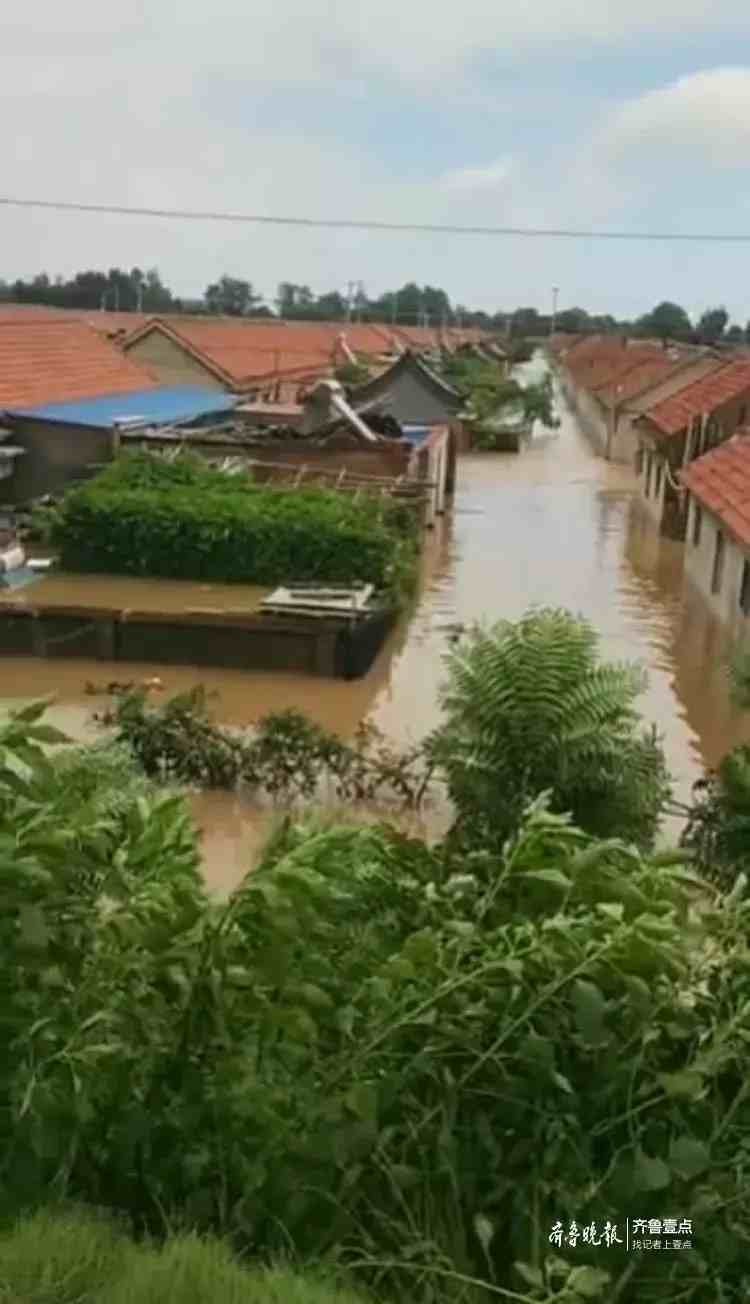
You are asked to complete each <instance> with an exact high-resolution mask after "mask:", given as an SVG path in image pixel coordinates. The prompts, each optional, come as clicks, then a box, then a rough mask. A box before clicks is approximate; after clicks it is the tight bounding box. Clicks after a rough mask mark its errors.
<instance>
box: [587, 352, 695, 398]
mask: <svg viewBox="0 0 750 1304" xmlns="http://www.w3.org/2000/svg"><path fill="white" fill-rule="evenodd" d="M686 365H687V359H686V358H678V359H675V358H669V357H668V356H667V355H666V354H662V355H660V356H659V357H653V356H652V357H650V358H645V359H643V360H642V361H639V362H636V363H635V365H634V366H633V367H631V368H629V370H628V371H627V372H626V373H625V374H624V375H621V376H620V377H613V378H612V379H611V380H610V381H607V382H605V383H604V384H603V385H600V386H598V388H597V391H596V393H597V397H598V398H600V399H602V400H603V401H604V402H605V403H613V402H616V403H626V402H627V400H628V399H629V398H635V396H636V394H640V392H641V390H644V389H650V388H651V387H652V386H654V385H659V384H661V383H662V382H663V381H665V380H667V379H668V377H669V376H671V375H676V374H677V373H678V372H679V371H680V369H681V368H682V367H685V366H686Z"/></svg>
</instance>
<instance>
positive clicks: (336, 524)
mask: <svg viewBox="0 0 750 1304" xmlns="http://www.w3.org/2000/svg"><path fill="white" fill-rule="evenodd" d="M196 463H198V464H197V465H196ZM53 541H54V543H55V546H56V547H58V548H59V550H60V559H61V564H62V566H63V567H64V568H65V569H67V570H74V571H75V570H77V571H100V572H111V573H117V574H130V575H154V576H163V577H169V578H174V579H203V580H214V581H227V582H229V581H238V582H239V581H242V582H246V583H254V584H264V585H272V584H278V583H283V582H285V581H286V582H289V581H299V582H302V581H313V582H314V581H323V582H326V583H328V582H331V583H350V582H353V581H364V582H370V583H374V584H376V585H377V586H378V587H379V588H382V589H392V590H399V592H400V591H402V590H404V589H408V588H409V587H411V586H413V584H414V582H415V575H416V557H417V533H416V526H415V523H414V517H413V514H411V515H410V514H409V510H408V509H407V508H405V507H404V505H403V504H398V503H395V502H393V501H391V500H389V499H379V498H374V497H371V496H365V497H364V498H362V499H361V500H358V501H355V499H354V497H352V496H350V495H347V494H338V493H336V492H334V491H333V490H326V489H316V488H309V489H299V490H291V489H290V490H281V489H273V488H267V487H262V486H258V485H254V484H253V483H252V481H251V480H250V479H249V478H247V477H240V476H234V475H230V474H229V473H226V472H222V471H220V470H217V469H215V468H212V467H210V466H208V464H201V463H200V461H199V459H191V458H184V459H183V458H175V459H174V460H171V461H168V460H164V459H160V458H156V457H153V456H149V455H146V454H144V455H129V456H126V457H123V458H121V459H119V460H118V461H116V462H115V463H113V464H112V465H111V466H109V467H107V468H106V469H105V470H104V471H103V472H102V473H101V475H99V476H97V477H96V478H95V479H93V480H91V481H88V482H87V483H86V484H83V485H80V486H78V487H76V488H74V489H72V490H71V491H70V492H69V493H68V494H67V495H66V497H65V498H64V499H63V502H62V504H61V506H60V509H59V512H58V515H57V518H56V523H55V525H54V527H53Z"/></svg>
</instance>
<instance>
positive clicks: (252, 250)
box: [0, 0, 750, 307]
mask: <svg viewBox="0 0 750 1304" xmlns="http://www.w3.org/2000/svg"><path fill="white" fill-rule="evenodd" d="M6 9H9V11H10V10H12V6H6ZM12 12H13V13H14V14H15V13H16V12H18V11H12ZM721 29H726V30H730V29H731V30H732V31H733V32H734V33H735V34H737V35H738V36H739V35H741V33H742V32H743V31H744V32H750V7H749V6H747V4H746V0H720V2H719V4H718V5H716V3H715V0H659V2H658V3H657V4H654V3H653V0H629V3H628V4H626V5H624V4H622V0H601V2H600V3H599V4H597V5H595V6H591V4H590V0H536V3H535V4H534V5H525V6H524V5H518V4H517V0H463V3H462V4H461V5H455V4H448V5H438V4H436V3H435V0H429V3H428V0H378V3H375V0H356V3H352V0H214V4H213V6H206V5H205V3H200V4H199V3H198V0H181V3H180V4H178V3H177V0H131V3H130V4H129V5H128V6H127V8H126V10H121V8H118V7H115V6H109V5H106V4H104V3H102V2H101V0H67V2H66V4H65V5H60V4H59V3H58V0H25V3H24V6H23V13H22V17H21V18H18V17H11V16H10V13H9V16H7V17H6V16H5V15H3V17H2V18H0V112H1V113H2V118H3V122H4V123H5V124H6V125H7V126H8V131H7V132H6V137H5V142H4V144H5V149H4V153H3V170H2V181H0V189H1V191H2V193H3V194H5V195H18V196H28V197H39V198H52V199H55V198H60V199H70V200H81V201H83V202H90V203H96V202H100V203H115V204H122V205H132V206H143V207H162V208H187V209H210V210H215V211H222V210H224V211H236V212H249V213H266V214H271V213H281V214H309V215H315V216H322V217H325V216H334V217H361V216H365V217H371V218H375V219H379V220H394V219H395V220H398V221H404V222H409V221H414V222H422V223H440V222H444V223H456V224H459V223H460V224H466V225H469V224H476V223H478V224H487V225H513V226H521V225H532V226H550V225H554V226H563V225H573V224H574V223H575V222H577V223H578V224H579V225H588V224H592V223H594V222H599V223H600V224H601V225H606V223H607V221H608V220H609V217H610V215H612V214H614V213H615V212H616V210H617V204H618V203H619V202H620V200H621V199H622V197H623V195H626V194H627V188H624V187H622V186H620V185H619V184H618V182H617V181H616V180H612V179H611V178H610V177H609V174H607V176H604V169H603V166H602V165H600V162H595V160H594V158H593V155H594V153H595V152H596V151H595V150H594V148H593V147H592V148H591V149H589V150H588V151H587V152H588V155H590V158H589V159H588V160H587V161H586V167H582V168H580V169H579V171H578V172H577V173H576V172H575V171H574V170H573V169H572V168H571V169H570V170H569V173H568V174H566V173H565V171H564V169H562V168H561V166H560V159H559V157H557V158H555V157H552V156H551V154H543V153H541V152H538V153H537V154H536V155H535V157H533V158H529V159H528V160H524V158H523V154H522V149H521V146H520V144H519V145H518V146H517V144H516V139H515V135H516V131H515V128H516V124H517V123H520V122H521V119H522V117H523V114H524V113H528V111H529V104H530V103H532V104H533V106H534V108H535V109H536V111H537V113H539V106H540V103H541V100H542V98H543V90H540V91H539V92H536V91H535V90H534V87H536V86H542V87H543V85H544V73H543V65H542V64H541V56H545V55H550V56H553V57H554V58H555V59H556V60H564V58H565V57H567V56H568V55H571V54H574V55H575V56H576V58H580V57H581V55H582V54H586V53H591V52H592V51H594V52H595V51H596V50H597V49H598V50H601V49H605V48H607V47H611V46H618V47H620V48H621V47H622V44H623V43H626V42H628V41H630V42H634V41H642V42H648V41H654V40H656V41H660V40H662V39H663V40H665V41H669V42H671V41H672V40H673V36H674V32H675V30H679V31H680V32H681V33H687V34H690V33H700V32H702V31H710V32H711V33H712V35H715V34H716V32H717V31H718V30H721ZM493 56H497V57H499V58H500V59H507V61H508V62H509V63H512V65H513V67H514V70H515V71H516V72H518V70H519V69H520V70H522V69H523V63H522V61H523V59H524V58H527V57H529V56H530V57H531V59H532V60H533V62H532V63H530V64H529V68H530V76H529V85H528V86H526V87H525V90H524V95H525V98H524V99H522V100H521V105H522V108H521V109H519V108H518V101H517V100H516V101H514V92H513V86H512V84H511V82H508V83H506V81H504V80H503V78H501V77H499V76H498V77H497V78H496V79H495V82H494V84H492V83H491V81H488V79H484V80H480V79H477V78H476V77H475V76H474V75H473V72H472V67H473V61H476V59H477V58H479V57H481V58H488V57H489V58H490V59H491V58H492V57H493ZM537 56H540V58H539V59H538V58H537ZM540 68H541V71H540ZM717 75H719V74H703V75H702V76H703V77H705V78H707V79H711V78H715V77H716V76H717ZM720 75H721V76H722V77H724V78H726V77H727V76H729V77H730V81H731V84H730V81H726V80H725V81H724V82H723V83H722V86H723V92H722V93H723V94H724V95H725V96H728V97H729V101H730V103H731V105H732V106H733V107H732V109H731V113H730V114H729V118H730V120H731V123H732V124H733V126H732V130H733V131H734V133H735V134H734V137H733V142H734V143H733V144H732V149H736V148H738V142H739V140H740V135H741V132H742V130H743V129H744V130H747V128H746V127H745V128H743V122H742V121H741V116H742V109H741V103H742V96H741V91H740V88H739V83H738V77H743V78H744V77H745V76H747V75H750V74H746V73H745V72H743V70H731V69H730V70H725V71H724V72H723V73H721V72H720ZM697 80H698V79H697V78H688V79H685V82H684V83H678V84H677V86H676V87H672V88H667V90H665V91H661V92H654V93H653V94H652V96H647V97H645V98H644V100H641V101H636V102H635V103H634V104H632V105H626V106H624V107H623V109H622V110H621V111H620V113H619V116H618V115H615V117H614V119H613V121H612V123H611V124H610V126H609V129H608V130H609V134H607V133H605V135H604V136H603V137H601V138H600V139H599V142H598V144H597V147H596V148H597V150H598V154H597V159H599V160H604V162H607V160H611V159H612V158H615V157H617V151H618V149H619V150H621V151H622V152H621V155H620V157H623V158H624V157H625V152H626V150H625V144H624V143H623V142H625V141H626V139H627V140H629V141H636V142H637V139H638V133H639V131H642V130H643V122H644V121H645V119H644V118H643V117H639V115H641V114H642V113H643V112H644V111H645V110H644V109H643V107H642V106H643V105H644V104H646V106H647V111H648V113H650V114H651V117H652V119H653V118H654V116H655V117H656V118H659V117H661V120H662V122H664V121H666V120H667V118H668V116H669V115H668V113H667V109H669V108H670V105H671V106H672V108H671V109H670V112H672V113H673V116H674V115H676V116H677V117H679V114H678V113H677V109H676V107H675V99H678V100H680V101H681V108H680V113H681V114H682V115H683V117H684V114H685V103H684V99H685V96H684V90H683V91H680V90H679V88H680V87H682V86H684V85H688V87H689V85H690V83H691V82H692V83H694V82H695V81H697ZM511 81H512V79H511ZM715 85H716V84H715V83H713V86H714V91H712V95H713V98H712V97H711V96H706V94H704V95H703V99H702V100H701V101H700V102H701V104H702V106H703V107H702V109H701V110H699V111H698V114H697V118H696V117H695V115H694V117H693V119H692V121H693V123H694V126H693V128H691V129H685V130H684V131H683V138H684V139H685V140H686V141H687V140H689V138H690V130H694V131H695V132H697V133H698V138H700V139H701V140H703V139H707V138H708V137H709V135H710V132H711V128H710V127H707V126H706V121H705V119H706V116H707V115H708V118H709V119H710V121H711V122H712V123H715V119H714V118H711V115H710V113H708V104H709V100H710V101H711V103H712V104H715V93H714V92H715ZM529 86H530V87H531V90H529ZM694 90H695V87H694V86H693V91H694ZM279 92H282V93H283V95H284V96H286V97H287V106H292V107H288V108H287V112H286V113H285V117H284V125H283V127H279V126H276V125H275V124H274V119H273V110H272V109H269V108H268V106H269V105H273V104H277V103H279V102H280V96H279ZM313 92H314V102H315V104H316V105H317V106H319V105H320V104H321V103H322V102H323V101H324V100H325V99H326V97H328V103H329V107H330V106H336V109H335V111H336V112H338V113H340V114H341V115H342V120H343V115H345V114H346V112H347V104H348V103H349V102H351V101H352V100H353V99H354V98H355V92H356V95H358V96H359V97H360V99H363V98H366V99H367V101H368V102H369V103H370V104H371V105H372V106H374V107H375V108H377V105H378V104H379V103H384V104H385V105H386V106H387V107H390V104H389V100H390V97H391V96H393V95H394V94H395V96H396V97H397V98H398V99H399V100H408V97H409V95H410V94H411V93H413V94H414V95H415V96H416V97H421V98H422V101H423V108H424V107H426V108H427V110H428V112H429V110H430V109H432V108H434V109H435V110H436V112H437V113H440V112H442V113H443V115H444V120H447V121H448V122H450V121H451V117H452V116H453V118H454V120H455V122H456V124H457V125H458V126H459V128H460V134H459V133H458V132H457V133H456V134H457V136H458V139H462V138H463V139H464V140H465V142H466V145H465V151H464V152H463V154H458V156H454V157H453V158H452V159H451V160H450V161H451V163H452V167H451V169H450V170H449V171H447V172H446V171H444V170H443V169H444V168H445V165H446V156H445V153H444V152H443V153H441V152H440V149H439V148H438V147H437V146H436V143H435V141H426V142H425V146H426V148H425V160H427V159H428V158H429V157H431V156H433V157H434V159H435V163H434V169H433V170H434V177H432V178H430V176H429V175H428V176H427V178H426V179H424V180H423V179H419V180H411V179H404V175H403V170H402V171H401V172H400V173H399V172H398V171H397V170H396V169H395V168H392V167H391V160H390V157H389V151H388V148H387V142H386V144H385V145H384V143H383V141H382V140H381V141H380V142H378V145H377V148H376V147H375V145H370V144H369V142H367V141H366V140H364V139H363V140H361V141H360V142H358V144H357V145H355V144H350V145H344V144H342V141H341V140H340V139H337V137H336V134H335V131H336V122H335V117H334V113H333V111H332V113H331V117H330V122H329V124H328V130H327V138H326V139H323V138H322V137H320V136H317V135H316V134H315V128H314V125H313V119H312V118H310V120H309V121H308V120H307V119H306V117H305V106H306V104H307V102H308V101H307V98H306V97H307V96H308V95H311V94H312V93H313ZM535 94H536V95H537V98H536V100H535V99H534V95H535ZM555 94H557V92H555ZM485 95H494V96H495V99H494V105H493V103H492V102H491V101H489V100H488V101H486V102H485V101H484V96H485ZM659 97H661V98H659ZM690 98H691V97H690V95H688V96H687V99H688V100H689V99H690ZM472 100H473V103H472ZM649 101H650V107H649V103H648V102H649ZM310 102H311V103H312V102H313V100H312V99H311V100H310ZM665 102H666V108H665ZM295 105H296V106H298V117H297V122H296V123H295V121H294V117H293V106H295ZM498 106H499V107H498ZM639 106H641V107H639ZM491 111H492V112H494V114H495V117H494V120H493V124H494V123H497V155H498V156H497V157H494V158H493V153H494V151H493V152H491V153H490V154H489V156H487V155H484V157H485V158H487V159H488V161H487V162H486V163H483V162H482V158H483V154H479V155H478V156H477V153H476V152H473V151H474V150H476V149H477V145H478V142H477V141H476V140H475V136H476V132H475V130H474V128H475V127H476V124H477V123H478V122H482V123H483V124H484V123H485V120H486V118H487V116H488V115H489V113H490V112H491ZM556 111H557V112H558V116H559V120H560V122H559V125H560V127H561V130H562V131H563V132H564V129H565V102H564V99H560V100H559V101H556V102H555V104H554V105H553V107H552V109H551V110H550V111H549V113H548V111H547V107H546V106H545V111H544V115H543V116H544V117H545V119H547V118H549V119H550V120H554V115H555V112H556ZM713 111H714V110H711V112H713ZM261 112H264V117H263V119H262V120H261V118H260V116H259V114H260V113H261ZM701 113H703V120H701ZM744 122H745V123H750V110H748V111H746V113H745V118H744ZM639 124H640V125H639ZM414 130H415V128H414V126H413V124H412V123H411V122H410V120H409V117H408V112H406V113H405V114H404V117H403V120H402V131H403V133H404V136H405V137H406V138H407V139H408V138H409V137H410V136H413V134H414ZM662 130H665V128H663V127H662ZM722 130H723V132H724V134H725V135H726V131H727V108H726V105H725V108H724V119H723V127H722ZM473 132H474V134H472V133H473ZM519 134H520V133H519ZM346 135H347V138H348V139H350V138H351V133H346ZM653 139H654V140H656V139H657V136H656V135H654V136H653ZM663 139H665V140H666V139H667V137H666V136H664V137H663ZM399 143H400V142H394V144H396V145H397V144H399ZM506 148H507V149H512V150H513V154H514V158H513V160H510V159H509V158H508V157H506V156H504V154H503V151H504V150H505V149H506ZM627 148H628V149H630V150H631V151H632V155H631V156H632V157H637V150H632V146H631V145H628V146H627ZM686 148H687V146H686ZM431 150H432V151H433V154H432V155H431V154H430V151H431ZM571 152H572V146H571ZM403 166H405V165H402V168H403ZM597 168H598V175H599V182H598V184H597ZM427 171H428V165H427V162H425V165H424V168H423V169H421V171H420V178H422V177H424V176H425V173H426V172H427ZM581 178H583V180H584V181H587V182H588V181H590V182H591V185H592V187H596V188H595V190H594V189H592V190H591V192H589V193H587V191H586V189H585V188H582V186H581V184H580V181H581ZM0 223H1V226H0V232H1V238H0V276H2V277H6V278H7V277H15V276H17V275H19V274H22V275H30V274H33V273H35V272H37V271H39V270H42V269H45V270H47V271H48V272H49V273H50V274H54V273H56V272H60V273H63V274H70V273H72V272H73V271H75V270H78V269H80V268H81V267H82V266H85V265H88V266H110V265H113V264H115V263H117V264H121V265H125V266H133V265H136V264H137V265H140V266H146V267H148V266H152V265H155V264H156V265H158V266H159V268H160V270H161V272H162V274H163V275H164V277H165V278H166V279H167V281H168V282H169V283H170V284H171V285H172V286H173V287H174V288H175V289H176V290H177V291H178V292H181V293H185V294H187V293H200V291H201V290H202V288H203V287H204V286H205V285H206V284H207V283H208V282H209V281H210V280H212V279H215V277H216V276H217V275H220V274H222V273H223V272H230V273H233V274H237V275H244V276H247V277H248V278H250V279H254V280H255V281H256V282H259V283H260V284H261V287H262V289H263V290H264V291H265V292H266V293H267V294H269V295H272V294H273V293H274V291H275V287H276V282H277V281H278V280H280V279H282V278H284V279H291V280H296V281H302V282H307V283H308V284H310V285H311V286H312V288H313V289H315V290H319V291H320V290H324V289H328V288H331V287H333V286H336V285H338V286H339V287H341V288H343V286H344V285H345V284H346V282H347V281H348V280H349V279H352V278H357V279H358V278H360V277H361V278H362V279H364V280H365V283H366V285H367V288H368V289H370V290H371V291H372V292H378V291H380V290H382V289H384V288H386V287H387V286H389V285H392V284H394V283H395V282H398V281H401V280H406V279H412V278H416V279H419V280H422V281H427V282H430V283H439V284H444V285H445V286H446V288H447V289H448V290H449V292H450V293H451V294H452V295H453V296H454V297H456V298H458V299H463V300H471V301H473V302H476V303H480V302H482V303H484V304H485V305H486V306H488V307H492V306H495V307H496V306H498V305H502V304H505V305H507V304H509V303H510V304H512V303H514V302H516V301H518V300H520V299H523V300H525V301H528V302H537V303H538V304H539V306H543V305H546V304H547V303H548V300H549V286H551V285H552V284H557V283H558V282H559V281H560V266H561V263H562V264H563V265H564V268H565V270H566V273H569V281H570V282H571V284H570V288H569V290H567V289H566V290H563V291H562V293H561V301H567V299H568V297H570V298H571V299H573V300H579V301H583V302H585V303H590V304H591V306H592V307H597V306H599V307H603V306H606V302H605V300H606V298H607V295H608V294H609V289H608V282H607V272H606V267H607V265H608V264H607V263H606V260H605V259H604V257H603V255H602V257H601V258H600V255H599V254H598V253H596V252H594V251H589V250H584V249H582V248H581V249H578V248H576V249H573V248H572V247H571V246H564V245H561V244H554V243H550V244H547V243H546V242H527V243H526V244H524V243H523V242H521V241H519V242H515V241H494V242H493V241H490V240H489V239H481V238H477V239H476V240H472V239H468V238H466V239H463V238H459V237H455V238H450V237H441V236H434V237H432V236H430V237H426V236H424V235H414V236H410V235H398V236H396V235H388V234H380V235H377V234H367V233H362V232H351V231H349V232H347V231H326V230H319V229H313V228H310V229H293V228H269V227H257V226H229V225H219V224H201V223H184V224H178V223H175V222H169V221H153V220H147V219H126V218H118V217H99V216H91V217H89V216H85V217H84V216H76V215H73V214H55V213H50V212H42V211H33V210H30V211H18V210H12V209H5V208H2V209H0ZM609 248H610V250H612V247H611V246H610V247H609ZM607 256H608V257H610V256H611V255H610V254H608V255H607ZM576 267H580V269H581V270H580V272H579V273H576V272H575V271H574V269H575V268H576ZM575 275H577V276H579V280H578V282H575V281H574V276H575ZM574 285H575V289H574ZM630 289H631V287H630V286H628V290H629V291H630ZM664 295H665V296H669V295H672V297H674V292H673V291H672V290H670V288H669V286H668V285H667V286H665V287H664ZM596 296H599V298H598V299H597V301H596V302H595V301H594V300H595V297H596ZM644 306H648V304H645V305H644Z"/></svg>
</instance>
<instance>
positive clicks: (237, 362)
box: [122, 317, 338, 401]
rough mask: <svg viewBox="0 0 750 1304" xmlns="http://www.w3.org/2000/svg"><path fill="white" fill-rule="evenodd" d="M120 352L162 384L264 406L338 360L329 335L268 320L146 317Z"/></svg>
mask: <svg viewBox="0 0 750 1304" xmlns="http://www.w3.org/2000/svg"><path fill="white" fill-rule="evenodd" d="M122 348H123V350H124V352H125V354H126V356H127V357H129V358H131V359H132V360H133V362H135V363H138V364H139V365H141V366H145V367H148V368H149V370H150V371H151V372H152V373H153V374H154V375H155V376H157V377H158V379H159V381H160V382H161V383H162V384H164V385H186V384H189V385H206V386H212V387H214V388H216V389H224V390H231V391H232V392H233V393H235V394H240V395H243V396H246V397H248V398H255V399H258V398H261V399H265V400H266V401H273V400H274V399H280V397H281V396H280V395H279V394H277V393H276V392H275V391H276V390H277V388H279V387H280V386H281V385H282V384H290V383H291V384H294V385H297V386H301V385H302V384H303V383H305V382H309V381H310V380H311V379H313V378H320V377H322V376H325V375H332V374H333V370H334V368H335V366H336V363H337V357H338V354H337V344H336V339H335V337H332V336H331V333H330V332H329V331H326V330H322V329H321V330H307V329H305V330H304V331H302V332H300V331H297V329H296V327H295V326H292V325H290V324H289V323H286V322H279V321H277V320H275V319H273V318H267V319H264V320H263V321H260V322H250V321H245V320H243V319H240V318H236V319H229V318H212V317H202V318H200V317H184V318H170V319H167V318H164V317H160V318H152V319H151V320H150V321H148V322H146V323H145V324H144V325H143V326H141V327H140V328H139V329H138V330H135V331H134V332H133V333H132V334H131V335H129V336H127V337H126V338H125V339H124V340H123V342H122Z"/></svg>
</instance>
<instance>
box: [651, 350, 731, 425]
mask: <svg viewBox="0 0 750 1304" xmlns="http://www.w3.org/2000/svg"><path fill="white" fill-rule="evenodd" d="M745 391H747V394H748V397H750V361H748V362H727V363H726V364H725V365H724V366H719V367H717V368H716V370H715V371H712V372H711V373H710V375H708V376H704V377H703V378H702V379H701V380H696V381H693V383H692V384H691V385H686V387H685V389H681V390H679V391H678V393H677V394H673V395H672V397H671V398H665V399H662V401H661V402H660V403H657V404H656V405H655V406H654V407H652V408H648V410H647V411H646V412H645V414H644V415H645V417H646V418H647V419H648V421H649V422H650V423H651V424H652V425H653V426H655V427H656V429H657V431H659V432H660V433H661V434H662V435H676V434H678V433H679V431H680V430H684V429H685V428H686V427H687V426H688V425H689V424H690V422H691V421H692V419H693V417H696V416H701V415H702V414H703V413H704V412H709V413H710V412H715V411H716V409H717V408H720V407H722V406H723V405H724V404H725V403H729V402H731V400H732V399H735V398H741V397H742V395H743V393H744V392H745Z"/></svg>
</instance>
